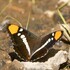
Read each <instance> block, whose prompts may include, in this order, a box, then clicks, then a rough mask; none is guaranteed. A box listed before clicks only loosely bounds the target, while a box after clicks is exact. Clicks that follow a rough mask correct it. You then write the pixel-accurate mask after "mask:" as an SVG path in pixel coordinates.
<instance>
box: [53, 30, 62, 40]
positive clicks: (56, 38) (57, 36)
mask: <svg viewBox="0 0 70 70" xmlns="http://www.w3.org/2000/svg"><path fill="white" fill-rule="evenodd" d="M61 35H62V32H61V31H57V32H56V33H55V36H54V38H55V40H58V39H59V38H60V37H61Z"/></svg>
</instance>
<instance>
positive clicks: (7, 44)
mask: <svg viewBox="0 0 70 70" xmlns="http://www.w3.org/2000/svg"><path fill="white" fill-rule="evenodd" d="M10 1H11V2H10V3H9V0H0V24H1V22H2V21H3V20H5V19H10V20H11V21H12V22H13V23H16V24H17V25H20V24H19V23H18V22H20V23H21V25H22V26H23V27H24V28H26V26H27V23H29V25H28V30H29V31H31V32H32V33H34V34H35V35H37V36H39V37H41V36H44V35H46V34H49V33H51V32H53V31H56V30H60V28H59V26H58V22H60V23H62V21H61V19H60V17H59V16H58V13H57V12H55V11H56V10H57V8H58V7H59V6H60V5H61V4H62V3H60V4H58V0H33V1H32V0H10ZM34 1H35V2H34ZM47 11H51V12H52V15H51V14H48V13H47ZM61 12H62V14H63V15H64V18H65V19H66V22H68V23H69V22H70V6H65V7H64V8H63V9H62V10H61ZM16 20H17V21H16ZM62 46H69V45H66V44H64V43H63V44H62ZM66 48H67V47H66ZM13 51H14V49H13V48H12V43H11V41H10V38H9V36H8V34H7V33H3V32H0V70H22V69H18V68H16V66H17V65H18V66H19V64H17V63H16V62H14V64H15V65H16V66H14V64H13V63H12V61H11V57H10V56H9V53H10V52H13ZM18 66H17V67H18ZM61 68H62V67H61ZM68 69H69V68H68ZM68 69H67V70H68ZM63 70H64V68H63Z"/></svg>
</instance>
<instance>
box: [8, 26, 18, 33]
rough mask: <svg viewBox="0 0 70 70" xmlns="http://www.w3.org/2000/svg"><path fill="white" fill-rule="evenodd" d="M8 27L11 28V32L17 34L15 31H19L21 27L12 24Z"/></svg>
mask: <svg viewBox="0 0 70 70" xmlns="http://www.w3.org/2000/svg"><path fill="white" fill-rule="evenodd" d="M8 29H9V31H10V33H11V34H15V33H17V31H18V29H19V27H18V26H17V25H10V26H9V27H8Z"/></svg>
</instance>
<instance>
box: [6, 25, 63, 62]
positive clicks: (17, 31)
mask: <svg viewBox="0 0 70 70" xmlns="http://www.w3.org/2000/svg"><path fill="white" fill-rule="evenodd" d="M7 31H8V33H9V36H10V37H11V40H12V42H13V46H14V50H15V52H16V53H17V54H18V55H19V56H20V57H21V58H22V59H23V60H24V61H36V60H38V59H41V58H43V57H45V56H47V53H48V51H49V49H51V48H52V47H53V45H54V44H55V43H56V42H57V41H58V40H59V39H60V38H61V37H62V35H63V31H61V30H58V31H55V32H52V33H50V34H48V35H46V36H44V37H43V38H40V37H37V36H36V35H34V34H33V33H31V32H30V31H28V30H26V29H24V28H22V27H20V26H18V25H15V24H8V25H7Z"/></svg>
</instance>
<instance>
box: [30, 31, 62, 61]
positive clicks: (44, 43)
mask: <svg viewBox="0 0 70 70" xmlns="http://www.w3.org/2000/svg"><path fill="white" fill-rule="evenodd" d="M62 35H63V32H62V31H56V32H53V33H50V34H49V35H47V36H45V37H44V38H43V39H42V40H41V43H40V47H39V48H38V49H37V50H36V51H35V52H34V53H33V54H32V56H31V60H32V61H36V60H38V59H40V58H42V57H44V56H46V55H47V52H48V50H49V49H50V48H51V47H52V46H53V45H54V44H55V43H56V42H57V41H58V40H59V39H60V38H61V36H62Z"/></svg>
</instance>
